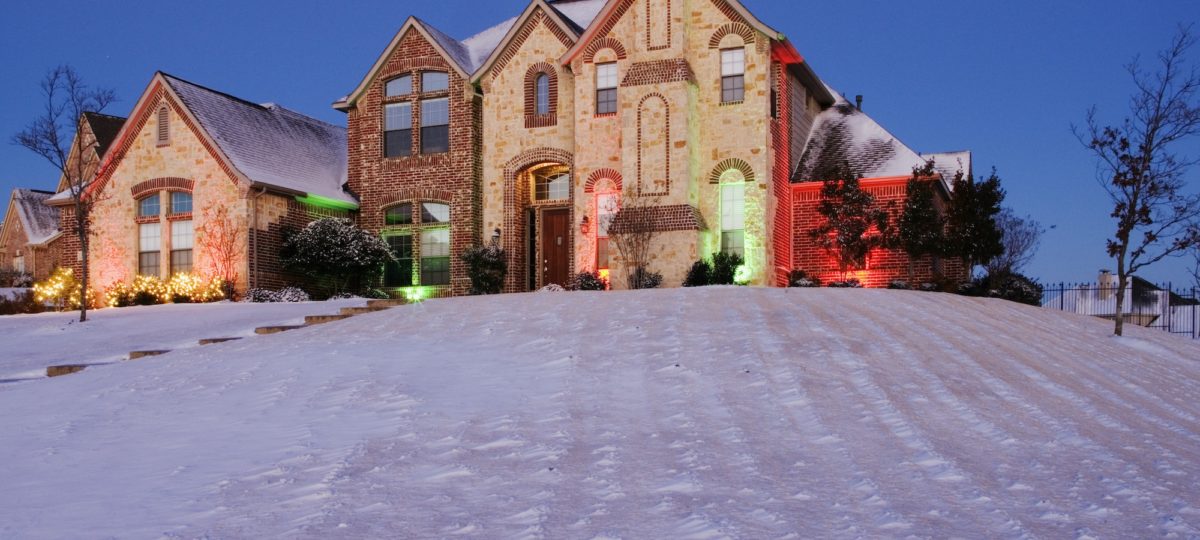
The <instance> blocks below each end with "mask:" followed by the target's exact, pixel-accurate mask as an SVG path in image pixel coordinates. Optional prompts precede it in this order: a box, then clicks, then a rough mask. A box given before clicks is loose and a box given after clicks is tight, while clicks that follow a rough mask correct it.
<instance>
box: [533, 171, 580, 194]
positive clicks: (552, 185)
mask: <svg viewBox="0 0 1200 540" xmlns="http://www.w3.org/2000/svg"><path fill="white" fill-rule="evenodd" d="M533 183H534V187H533V198H534V200H535V201H558V200H565V199H569V198H571V172H570V169H568V168H566V167H564V166H562V165H552V166H549V167H543V168H541V169H537V170H535V171H533Z"/></svg>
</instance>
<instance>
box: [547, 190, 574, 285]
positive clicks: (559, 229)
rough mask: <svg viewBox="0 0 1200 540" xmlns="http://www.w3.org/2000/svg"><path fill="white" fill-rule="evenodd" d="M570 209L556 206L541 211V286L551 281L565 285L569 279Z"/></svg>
mask: <svg viewBox="0 0 1200 540" xmlns="http://www.w3.org/2000/svg"><path fill="white" fill-rule="evenodd" d="M570 225H571V210H570V209H569V208H556V209H553V210H543V211H542V250H541V251H542V253H541V256H542V286H543V287H545V286H546V285H549V284H551V283H555V284H558V285H562V286H563V287H566V286H567V284H568V283H569V282H570V279H571V248H570V243H571V242H570Z"/></svg>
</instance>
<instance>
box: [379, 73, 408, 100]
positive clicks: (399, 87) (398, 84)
mask: <svg viewBox="0 0 1200 540" xmlns="http://www.w3.org/2000/svg"><path fill="white" fill-rule="evenodd" d="M412 91H413V86H412V75H401V76H399V77H396V78H395V79H392V80H390V81H388V82H387V84H386V85H385V86H384V95H386V96H387V97H397V96H407V95H409V94H411V93H412Z"/></svg>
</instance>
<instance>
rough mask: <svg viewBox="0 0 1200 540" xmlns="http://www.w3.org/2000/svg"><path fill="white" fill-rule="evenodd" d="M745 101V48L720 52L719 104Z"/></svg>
mask: <svg viewBox="0 0 1200 540" xmlns="http://www.w3.org/2000/svg"><path fill="white" fill-rule="evenodd" d="M745 99H746V48H745V47H740V48H737V49H722V50H721V103H738V102H741V101H743V100H745Z"/></svg>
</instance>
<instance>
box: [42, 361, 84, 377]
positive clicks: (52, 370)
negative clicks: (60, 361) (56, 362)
mask: <svg viewBox="0 0 1200 540" xmlns="http://www.w3.org/2000/svg"><path fill="white" fill-rule="evenodd" d="M85 369H87V366H86V365H83V364H64V365H61V366H50V367H47V368H46V376H47V377H61V376H63V375H70V374H72V373H79V372H80V371H83V370H85Z"/></svg>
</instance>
